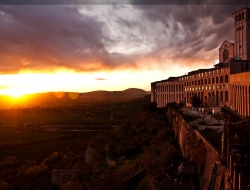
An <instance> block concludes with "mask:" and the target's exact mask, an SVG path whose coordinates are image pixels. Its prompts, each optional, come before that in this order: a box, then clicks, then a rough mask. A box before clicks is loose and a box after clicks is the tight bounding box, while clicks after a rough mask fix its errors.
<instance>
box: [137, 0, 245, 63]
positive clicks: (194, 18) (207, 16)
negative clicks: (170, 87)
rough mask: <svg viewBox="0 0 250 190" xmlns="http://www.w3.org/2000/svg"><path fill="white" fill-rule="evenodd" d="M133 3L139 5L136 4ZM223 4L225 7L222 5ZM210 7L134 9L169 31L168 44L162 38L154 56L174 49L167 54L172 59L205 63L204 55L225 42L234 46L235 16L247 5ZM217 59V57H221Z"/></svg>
mask: <svg viewBox="0 0 250 190" xmlns="http://www.w3.org/2000/svg"><path fill="white" fill-rule="evenodd" d="M134 2H135V4H137V3H138V1H136V0H135V1H134ZM224 2H225V1H224ZM220 3H221V4H223V1H221V2H220ZM211 4H212V3H210V4H209V5H206V4H203V5H180V6H177V5H169V6H162V5H158V6H154V8H152V6H147V5H142V6H138V5H135V6H134V7H135V8H139V9H140V10H141V11H142V12H143V14H144V16H145V20H150V21H151V22H152V23H155V22H160V23H162V24H163V25H165V27H166V30H167V31H168V33H166V36H167V37H168V39H166V40H165V42H166V43H163V41H162V40H161V39H160V38H159V40H157V42H156V43H157V44H158V45H157V47H158V48H157V49H155V52H158V54H159V53H160V52H161V51H165V50H166V49H171V50H172V51H170V53H169V54H168V57H169V59H170V58H172V59H173V60H175V59H184V60H185V59H189V58H196V59H202V56H201V55H202V54H200V53H201V51H202V52H203V53H205V52H207V51H211V50H214V49H217V48H218V47H219V46H220V44H222V43H223V41H224V40H229V41H231V42H233V13H234V12H235V11H237V10H239V9H241V8H243V7H244V5H223V6H222V5H216V6H214V5H211ZM225 4H227V3H225ZM229 4H230V2H229ZM231 4H233V1H231ZM155 52H153V53H155ZM199 54H200V55H199ZM216 56H217V57H218V54H217V55H216ZM213 59H215V57H211V60H210V61H212V60H213ZM207 61H209V60H207ZM210 64H211V62H210Z"/></svg>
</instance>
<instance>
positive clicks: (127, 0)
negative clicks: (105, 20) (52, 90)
mask: <svg viewBox="0 0 250 190" xmlns="http://www.w3.org/2000/svg"><path fill="white" fill-rule="evenodd" d="M245 3H246V1H245V0H132V1H131V0H119V1H117V0H43V1H40V0H23V1H20V0H1V2H0V5H1V4H2V5H114V4H115V5H128V4H135V5H204V4H205V5H238V4H245Z"/></svg>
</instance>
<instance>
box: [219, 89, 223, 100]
mask: <svg viewBox="0 0 250 190" xmlns="http://www.w3.org/2000/svg"><path fill="white" fill-rule="evenodd" d="M220 101H223V91H221V92H220Z"/></svg>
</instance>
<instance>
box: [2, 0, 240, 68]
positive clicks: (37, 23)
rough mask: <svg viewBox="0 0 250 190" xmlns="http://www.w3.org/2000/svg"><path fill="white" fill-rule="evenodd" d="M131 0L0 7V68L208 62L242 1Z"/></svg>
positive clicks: (228, 33)
mask: <svg viewBox="0 0 250 190" xmlns="http://www.w3.org/2000/svg"><path fill="white" fill-rule="evenodd" d="M187 2H194V1H187ZM220 3H223V2H222V1H220ZM229 3H230V2H229ZM232 3H233V1H231V4H232ZM131 4H133V6H132V5H130V6H127V5H117V6H116V5H112V6H108V8H107V6H103V7H102V6H84V7H85V9H84V11H86V14H85V12H84V13H83V12H81V13H80V12H79V10H80V8H79V7H78V6H51V5H50V6H45V5H43V6H42V5H39V6H35V5H25V6H24V5H23V6H11V5H4V6H0V23H1V28H0V65H1V68H0V73H13V72H18V71H20V70H25V69H27V70H37V71H38V70H39V71H40V70H41V71H42V70H46V71H54V70H56V69H60V68H66V69H72V70H75V71H79V72H80V71H98V70H113V69H126V68H130V69H139V68H143V67H144V68H147V66H149V65H150V64H166V63H168V60H172V61H175V62H177V61H178V64H180V65H182V64H183V65H185V64H187V60H190V59H192V60H196V61H194V63H197V62H198V61H199V60H200V61H201V62H205V63H206V64H210V65H211V63H212V62H213V61H214V60H215V59H218V52H217V48H218V47H219V46H220V45H221V44H222V43H223V41H224V40H228V41H231V42H233V18H232V14H233V13H234V12H235V11H237V10H239V9H241V8H243V7H244V6H242V5H223V6H222V5H216V6H215V5H211V4H213V3H212V1H209V4H204V3H197V2H196V5H195V3H190V4H188V3H187V4H188V5H186V4H185V5H176V4H175V5H165V4H164V5H147V4H149V3H147V1H145V3H144V4H143V5H138V4H140V1H136V0H134V1H132V2H131ZM197 4H199V5H197ZM200 4H201V5H200ZM105 9H107V10H106V12H105V11H104V10H105ZM103 15H104V16H103ZM208 55H209V56H208ZM204 56H206V57H204ZM141 63H142V64H141Z"/></svg>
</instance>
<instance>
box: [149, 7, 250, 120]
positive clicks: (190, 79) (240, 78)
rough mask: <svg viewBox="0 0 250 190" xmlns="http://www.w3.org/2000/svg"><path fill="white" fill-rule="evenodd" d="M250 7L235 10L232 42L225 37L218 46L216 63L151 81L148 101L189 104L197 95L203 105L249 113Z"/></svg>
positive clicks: (162, 105) (160, 104)
mask: <svg viewBox="0 0 250 190" xmlns="http://www.w3.org/2000/svg"><path fill="white" fill-rule="evenodd" d="M249 64H250V8H248V7H245V8H243V9H241V10H239V11H237V12H235V13H234V43H230V42H228V41H227V40H225V41H224V42H223V43H222V45H221V46H220V48H219V63H218V64H215V65H214V66H213V68H210V69H198V70H194V71H191V72H189V73H187V74H186V75H182V76H179V77H169V78H168V79H166V80H162V81H156V82H153V83H151V101H155V102H156V103H157V105H158V107H164V106H166V104H167V103H171V102H177V103H178V102H183V103H185V104H186V105H187V106H192V99H194V97H198V98H199V99H200V100H201V105H202V106H226V107H230V108H232V109H233V110H234V111H236V112H238V113H239V114H240V115H242V116H250V80H249V79H250V68H249V67H250V65H249Z"/></svg>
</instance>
